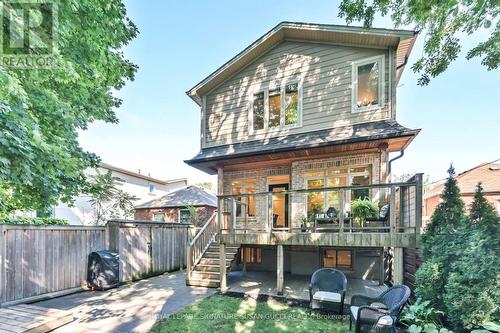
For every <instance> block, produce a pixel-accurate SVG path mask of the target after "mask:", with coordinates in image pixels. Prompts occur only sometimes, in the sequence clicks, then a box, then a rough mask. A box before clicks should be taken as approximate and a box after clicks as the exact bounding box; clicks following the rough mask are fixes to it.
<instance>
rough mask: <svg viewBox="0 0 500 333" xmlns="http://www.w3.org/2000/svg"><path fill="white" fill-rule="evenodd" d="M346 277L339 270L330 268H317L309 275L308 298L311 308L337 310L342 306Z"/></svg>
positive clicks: (341, 310)
mask: <svg viewBox="0 0 500 333" xmlns="http://www.w3.org/2000/svg"><path fill="white" fill-rule="evenodd" d="M346 291H347V279H346V277H345V275H344V273H342V272H341V271H338V270H336V269H331V268H322V269H318V270H317V271H316V272H314V274H313V275H312V277H311V283H310V284H309V300H310V306H311V308H312V309H324V310H331V311H337V312H338V313H340V314H342V312H343V308H344V299H345V293H346Z"/></svg>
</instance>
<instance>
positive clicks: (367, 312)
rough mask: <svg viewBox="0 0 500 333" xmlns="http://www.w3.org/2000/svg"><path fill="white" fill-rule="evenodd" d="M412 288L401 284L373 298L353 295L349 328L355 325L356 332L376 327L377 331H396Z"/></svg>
mask: <svg viewBox="0 0 500 333" xmlns="http://www.w3.org/2000/svg"><path fill="white" fill-rule="evenodd" d="M410 293H411V291H410V288H408V287H407V286H405V285H399V286H395V287H392V288H389V289H388V290H386V291H384V292H383V293H382V294H381V295H380V296H378V297H375V298H372V297H368V296H365V295H359V294H356V295H353V296H352V297H351V307H350V320H349V330H351V329H352V324H353V323H354V325H355V333H360V332H365V331H366V329H373V328H376V329H377V332H394V328H395V327H396V323H397V321H398V319H399V315H400V314H401V310H403V307H404V305H405V304H406V302H407V301H408V299H409V298H410Z"/></svg>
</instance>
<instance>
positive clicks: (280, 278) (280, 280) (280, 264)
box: [276, 244, 285, 295]
mask: <svg viewBox="0 0 500 333" xmlns="http://www.w3.org/2000/svg"><path fill="white" fill-rule="evenodd" d="M276 256H277V257H276V263H277V265H276V266H277V267H276V276H277V284H276V290H277V293H278V295H283V285H284V282H285V281H284V272H283V270H284V268H285V267H284V266H285V265H284V263H285V261H284V255H283V245H281V244H280V245H278V246H277V249H276Z"/></svg>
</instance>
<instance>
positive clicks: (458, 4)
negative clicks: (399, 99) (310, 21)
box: [339, 0, 500, 85]
mask: <svg viewBox="0 0 500 333" xmlns="http://www.w3.org/2000/svg"><path fill="white" fill-rule="evenodd" d="M498 8H499V7H498V1H496V0H484V1H470V0H455V1H439V0H426V1H401V0H343V1H342V2H341V4H340V7H339V9H340V13H339V16H340V17H345V19H346V21H347V23H348V24H350V23H352V22H353V21H363V24H364V26H365V27H371V26H372V24H373V19H374V17H375V15H376V14H380V15H382V16H386V15H390V17H391V19H392V21H393V23H394V25H395V26H396V27H401V26H413V28H414V29H415V30H418V31H420V30H422V31H425V35H426V36H425V43H424V50H423V55H422V57H420V59H418V60H417V62H416V63H415V64H413V67H412V68H413V70H414V71H415V72H417V73H419V74H420V75H421V76H420V78H419V79H418V84H419V85H427V84H428V83H429V82H430V79H431V78H432V77H436V76H438V75H439V74H441V73H443V72H444V71H445V70H446V69H447V68H448V66H449V65H450V63H451V62H452V61H454V60H455V59H456V58H457V57H458V55H459V53H460V51H461V49H462V47H461V45H460V38H459V34H461V33H466V34H467V35H474V36H477V32H478V31H480V30H482V29H488V30H490V31H491V34H490V36H489V38H488V39H487V40H486V41H482V42H479V43H478V44H477V45H476V46H475V47H473V48H472V49H471V50H469V51H468V53H467V55H466V58H467V59H472V58H476V57H481V58H482V60H481V63H482V65H484V66H485V67H486V68H487V69H488V70H493V69H497V68H498V67H499V65H500V21H499V20H498V17H497V16H498V14H499V12H500V11H499V9H498Z"/></svg>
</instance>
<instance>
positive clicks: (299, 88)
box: [248, 78, 303, 135]
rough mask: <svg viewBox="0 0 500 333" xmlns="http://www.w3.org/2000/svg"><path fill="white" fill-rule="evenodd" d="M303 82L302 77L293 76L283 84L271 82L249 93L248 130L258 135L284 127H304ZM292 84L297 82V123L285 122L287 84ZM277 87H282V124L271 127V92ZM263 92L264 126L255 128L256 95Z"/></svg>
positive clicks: (251, 133)
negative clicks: (287, 123) (288, 123)
mask: <svg viewBox="0 0 500 333" xmlns="http://www.w3.org/2000/svg"><path fill="white" fill-rule="evenodd" d="M302 83H303V80H302V79H301V78H293V79H288V80H286V81H285V82H283V83H282V84H281V85H275V84H269V85H266V86H261V87H259V88H256V89H253V90H251V92H250V95H249V102H250V103H249V108H248V132H249V133H250V135H256V134H260V133H272V132H277V131H281V130H284V129H290V128H299V127H302ZM290 84H297V123H296V124H290V125H286V124H285V98H286V86H287V85H290ZM275 89H280V125H279V126H274V127H269V92H270V91H272V90H275ZM262 92H263V93H264V128H262V129H254V127H253V125H254V124H253V119H254V114H253V107H254V96H255V95H257V94H259V93H262Z"/></svg>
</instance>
